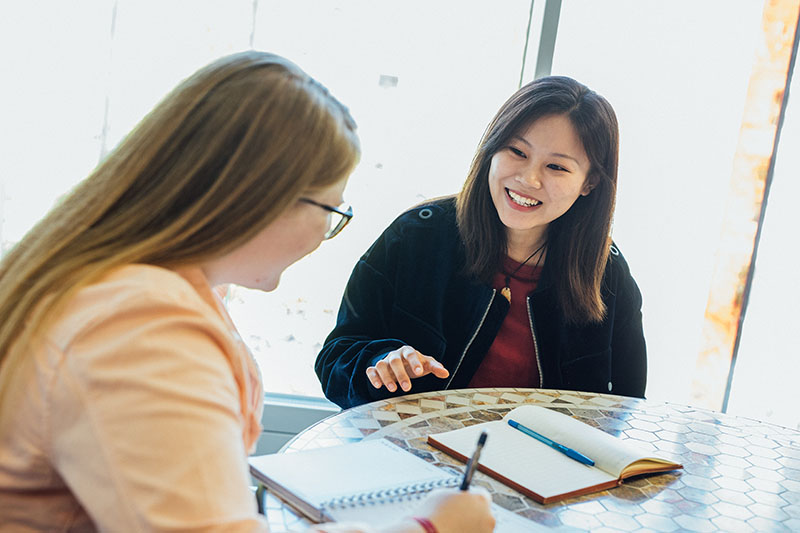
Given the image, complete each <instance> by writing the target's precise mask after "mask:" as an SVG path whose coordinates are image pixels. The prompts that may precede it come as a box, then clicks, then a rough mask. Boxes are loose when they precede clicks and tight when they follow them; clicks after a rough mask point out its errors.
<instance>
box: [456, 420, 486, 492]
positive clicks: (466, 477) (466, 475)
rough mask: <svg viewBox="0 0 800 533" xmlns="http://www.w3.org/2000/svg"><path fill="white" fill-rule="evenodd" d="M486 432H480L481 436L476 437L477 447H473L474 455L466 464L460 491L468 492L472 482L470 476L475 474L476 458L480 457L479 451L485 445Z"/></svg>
mask: <svg viewBox="0 0 800 533" xmlns="http://www.w3.org/2000/svg"><path fill="white" fill-rule="evenodd" d="M486 437H487V435H486V432H485V431H481V436H480V437H478V445H477V446H475V453H473V454H472V457H471V458H470V460H469V462H468V463H467V469H466V470H464V479H462V480H461V487H459V488H460V489H461V490H469V484H470V483H471V482H472V474H474V473H475V468H477V466H478V458H479V457H480V456H481V450H482V449H483V445H484V444H486Z"/></svg>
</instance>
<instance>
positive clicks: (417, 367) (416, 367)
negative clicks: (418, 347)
mask: <svg viewBox="0 0 800 533" xmlns="http://www.w3.org/2000/svg"><path fill="white" fill-rule="evenodd" d="M414 372H416V373H417V374H422V367H421V366H415V367H414Z"/></svg>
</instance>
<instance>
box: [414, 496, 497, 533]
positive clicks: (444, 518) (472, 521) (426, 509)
mask: <svg viewBox="0 0 800 533" xmlns="http://www.w3.org/2000/svg"><path fill="white" fill-rule="evenodd" d="M490 503H491V497H490V496H489V492H487V491H486V489H483V488H480V487H477V488H476V487H472V488H470V490H468V491H463V490H456V489H445V490H438V491H434V492H432V493H431V495H430V496H429V497H428V498H426V499H425V501H424V502H423V504H422V506H421V507H420V509H419V511H418V513H419V515H420V516H424V517H426V518H428V519H429V520H430V521H431V523H432V524H433V525H434V527H435V528H436V531H437V533H489V532H490V531H493V530H494V525H495V520H494V516H492V511H491V507H490Z"/></svg>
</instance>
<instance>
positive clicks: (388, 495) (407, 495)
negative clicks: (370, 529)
mask: <svg viewBox="0 0 800 533" xmlns="http://www.w3.org/2000/svg"><path fill="white" fill-rule="evenodd" d="M460 482H461V480H460V478H459V477H457V476H455V477H448V478H443V479H437V480H434V481H426V482H424V483H413V484H411V485H406V486H404V487H392V488H388V489H382V490H376V491H372V492H360V493H355V494H351V495H349V496H340V497H338V498H333V499H332V500H329V501H327V502H323V503H322V504H321V505H320V508H321V509H323V510H325V509H342V508H346V507H357V506H364V505H378V504H386V503H394V502H401V501H410V500H418V499H420V498H422V497H423V496H425V495H426V494H427V493H429V492H430V491H432V490H435V489H442V488H450V487H457V486H458V485H459V483H460Z"/></svg>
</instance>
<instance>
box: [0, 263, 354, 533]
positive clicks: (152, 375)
mask: <svg viewBox="0 0 800 533" xmlns="http://www.w3.org/2000/svg"><path fill="white" fill-rule="evenodd" d="M61 316H62V318H60V319H59V320H57V321H56V322H55V323H54V324H53V326H52V327H51V328H49V331H48V333H47V335H45V336H43V337H41V338H40V341H41V342H40V343H38V347H36V348H35V349H34V350H33V352H32V353H29V354H27V355H26V357H24V358H23V363H22V364H20V365H19V366H18V367H17V369H16V371H15V374H14V375H13V376H11V380H10V383H9V385H10V386H9V387H8V389H7V390H6V391H5V395H4V397H3V403H2V406H0V531H14V532H26V531H69V532H76V531H97V530H101V531H126V532H135V531H203V532H212V531H226V532H228V531H230V532H238V531H248V532H249V531H268V527H267V524H266V522H265V521H264V520H263V517H260V516H259V515H258V514H257V512H256V508H255V499H254V497H253V494H252V492H251V491H250V489H249V484H250V478H249V473H248V466H247V460H246V456H247V453H248V451H251V450H252V448H253V446H254V444H255V442H256V440H257V438H258V436H259V433H260V431H261V427H260V425H259V420H260V418H261V408H262V389H261V379H260V376H259V374H258V370H257V367H256V364H255V362H254V361H253V359H252V357H251V355H250V353H249V352H248V350H247V348H246V347H245V345H244V344H243V343H242V341H241V339H240V338H239V335H238V334H237V333H236V330H235V328H234V327H233V324H232V323H231V321H230V318H229V317H228V314H227V312H226V311H225V309H224V307H223V306H222V303H221V302H220V301H219V299H218V297H217V296H216V294H214V292H213V291H212V290H211V288H210V287H209V285H208V282H207V281H206V279H205V277H204V275H203V273H202V271H201V270H200V269H197V268H194V269H183V270H178V271H172V270H167V269H164V268H158V267H154V266H147V265H129V266H125V267H121V268H119V269H117V270H115V271H113V272H111V273H110V274H109V275H107V276H106V277H104V278H103V279H102V280H100V281H99V282H97V283H94V284H92V285H90V286H88V287H86V288H84V289H82V290H81V291H79V292H78V294H77V295H76V296H75V297H74V298H73V299H72V300H71V301H70V303H69V304H68V305H67V307H66V309H65V311H64V313H63V314H62V315H61ZM19 348H20V347H18V346H15V347H14V348H13V349H19ZM335 529H336V528H335V527H334V528H331V529H330V530H331V531H333V530H335ZM348 529H349V528H348ZM348 529H345V530H348Z"/></svg>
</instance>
